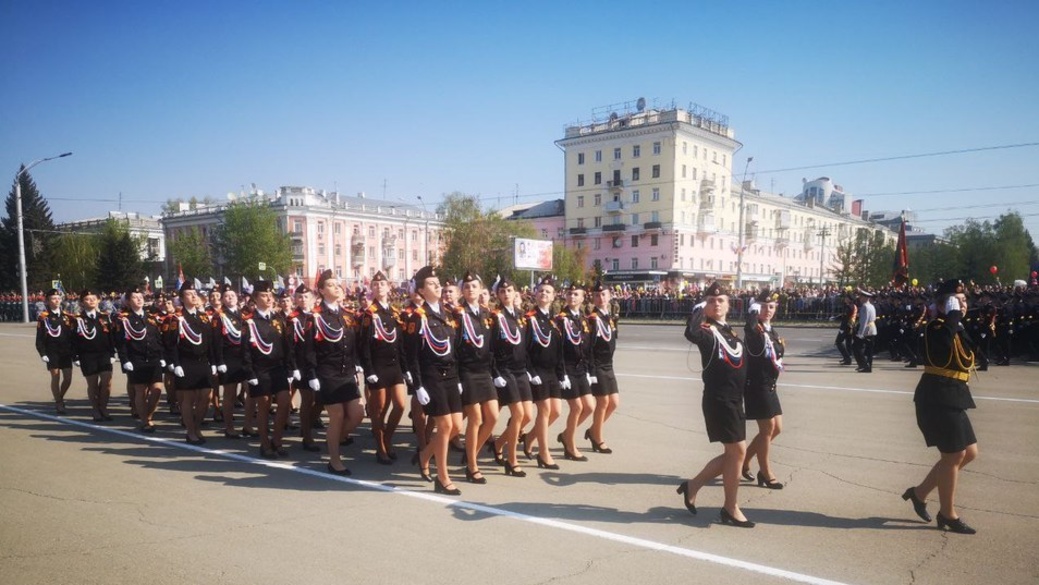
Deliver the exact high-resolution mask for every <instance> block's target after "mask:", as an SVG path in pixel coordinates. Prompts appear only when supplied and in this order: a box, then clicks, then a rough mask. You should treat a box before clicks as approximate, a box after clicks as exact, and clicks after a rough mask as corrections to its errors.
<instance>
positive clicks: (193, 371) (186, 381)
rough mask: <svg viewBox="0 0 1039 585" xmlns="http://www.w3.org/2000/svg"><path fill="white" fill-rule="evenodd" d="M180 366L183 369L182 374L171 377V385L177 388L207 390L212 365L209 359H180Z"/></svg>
mask: <svg viewBox="0 0 1039 585" xmlns="http://www.w3.org/2000/svg"><path fill="white" fill-rule="evenodd" d="M180 367H181V368H183V369H184V375H183V376H174V377H173V387H174V388H176V389H177V390H209V387H210V386H209V377H210V375H211V374H212V371H213V369H212V367H210V365H209V360H207V359H205V358H201V359H185V360H181V363H180Z"/></svg>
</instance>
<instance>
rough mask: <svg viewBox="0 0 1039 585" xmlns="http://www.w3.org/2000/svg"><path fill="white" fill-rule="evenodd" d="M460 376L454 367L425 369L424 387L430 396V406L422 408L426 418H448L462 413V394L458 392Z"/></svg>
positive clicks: (423, 371)
mask: <svg viewBox="0 0 1039 585" xmlns="http://www.w3.org/2000/svg"><path fill="white" fill-rule="evenodd" d="M458 386H459V382H458V374H457V373H455V369H454V367H451V368H447V369H444V370H441V369H438V368H424V369H423V370H422V387H423V388H425V389H426V393H427V394H429V404H426V405H423V406H422V412H424V413H426V416H446V415H449V414H452V413H456V412H458V413H460V412H462V393H461V392H459V391H458Z"/></svg>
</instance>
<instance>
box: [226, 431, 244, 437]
mask: <svg viewBox="0 0 1039 585" xmlns="http://www.w3.org/2000/svg"><path fill="white" fill-rule="evenodd" d="M224 438H225V439H241V438H242V435H241V433H239V432H238V431H224Z"/></svg>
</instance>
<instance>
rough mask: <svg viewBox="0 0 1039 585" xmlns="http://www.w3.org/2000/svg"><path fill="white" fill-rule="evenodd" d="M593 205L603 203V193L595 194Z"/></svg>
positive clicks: (597, 205)
mask: <svg viewBox="0 0 1039 585" xmlns="http://www.w3.org/2000/svg"><path fill="white" fill-rule="evenodd" d="M592 205H594V206H595V207H599V206H600V205H602V193H596V194H595V199H594V201H592Z"/></svg>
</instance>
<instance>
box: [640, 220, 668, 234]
mask: <svg viewBox="0 0 1039 585" xmlns="http://www.w3.org/2000/svg"><path fill="white" fill-rule="evenodd" d="M663 227H664V224H663V223H662V222H659V221H647V222H646V223H644V224H642V229H644V230H646V231H647V232H648V231H650V230H656V231H660V230H661V229H662V228H663Z"/></svg>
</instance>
